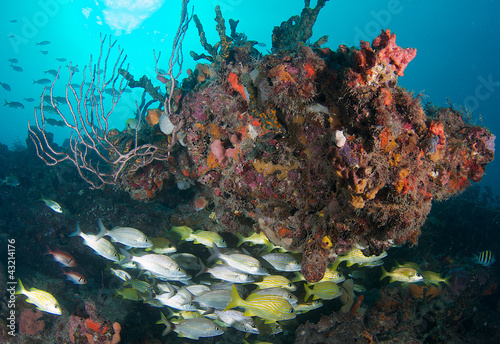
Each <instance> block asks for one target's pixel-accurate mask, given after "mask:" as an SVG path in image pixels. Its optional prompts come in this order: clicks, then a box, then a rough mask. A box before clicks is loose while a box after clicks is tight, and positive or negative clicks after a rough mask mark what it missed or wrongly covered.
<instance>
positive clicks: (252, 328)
mask: <svg viewBox="0 0 500 344" xmlns="http://www.w3.org/2000/svg"><path fill="white" fill-rule="evenodd" d="M214 314H215V315H216V316H217V318H219V319H220V320H221V321H222V322H223V323H224V324H226V325H227V326H230V327H232V328H234V329H236V330H238V331H241V332H245V333H250V334H260V331H259V328H258V327H257V325H256V324H255V321H254V320H253V318H252V317H249V316H246V315H244V314H243V312H240V311H235V310H233V309H229V310H227V311H219V310H216V311H214Z"/></svg>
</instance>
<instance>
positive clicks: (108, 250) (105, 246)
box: [69, 223, 120, 262]
mask: <svg viewBox="0 0 500 344" xmlns="http://www.w3.org/2000/svg"><path fill="white" fill-rule="evenodd" d="M69 236H70V237H74V236H79V237H81V238H82V239H83V244H84V245H86V246H88V247H90V248H91V249H93V250H94V251H95V252H96V253H97V254H98V255H100V256H102V257H104V258H106V259H109V260H112V261H114V262H117V261H119V260H120V257H119V255H118V252H116V249H115V248H114V246H113V245H111V243H110V242H109V241H107V240H106V239H104V238H99V236H98V235H93V234H85V233H82V231H81V230H80V225H79V224H78V223H76V231H75V232H74V233H72V234H70V235H69Z"/></svg>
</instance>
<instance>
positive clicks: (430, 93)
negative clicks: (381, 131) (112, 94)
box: [0, 0, 500, 194]
mask: <svg viewBox="0 0 500 344" xmlns="http://www.w3.org/2000/svg"><path fill="white" fill-rule="evenodd" d="M180 4H181V1H180V0H179V1H162V0H148V1H146V0H144V1H132V0H128V1H127V0H122V1H117V0H115V1H113V0H108V1H98V0H93V1H90V0H78V1H77V0H74V1H70V0H39V1H37V0H24V1H20V2H4V3H3V4H2V11H1V12H0V25H1V30H2V31H1V34H0V40H1V46H2V49H0V82H2V83H6V84H8V85H10V87H11V91H7V90H5V89H4V88H0V101H1V100H3V99H5V100H7V101H9V102H11V101H18V102H21V103H23V105H24V106H25V108H24V109H13V108H9V107H1V108H0V109H1V117H0V118H1V121H2V122H1V125H0V142H1V143H3V144H7V145H9V146H10V147H12V145H13V144H14V143H15V142H19V141H22V142H24V141H25V139H26V138H27V125H28V124H27V123H28V121H33V118H34V107H35V106H39V105H40V96H41V93H42V91H43V88H44V87H43V86H42V85H38V84H33V80H38V79H41V78H49V79H52V77H51V76H50V75H48V74H44V71H46V70H49V69H58V68H59V66H62V68H61V79H60V80H58V82H57V83H56V86H55V89H56V91H57V92H60V95H61V96H64V85H65V84H66V83H67V78H68V75H69V74H68V69H67V67H65V66H66V65H67V62H62V63H61V62H58V61H57V60H56V58H66V59H67V60H68V62H69V61H71V62H72V66H74V65H75V64H77V65H78V68H79V69H80V70H82V69H83V66H84V65H85V64H88V62H89V56H90V54H91V53H92V54H93V55H94V57H97V56H98V54H99V34H100V33H103V34H108V35H109V34H111V35H113V38H116V39H118V43H117V44H119V45H120V46H121V47H122V48H123V49H124V53H125V54H127V56H128V57H127V62H128V63H129V64H130V68H129V71H130V72H131V73H132V74H133V75H134V76H135V78H136V79H138V78H139V77H141V76H142V75H143V74H145V75H147V76H148V77H149V78H151V79H153V80H154V79H155V77H156V75H155V72H154V59H153V49H155V50H156V51H162V59H161V60H160V65H159V67H161V68H164V69H166V66H167V62H168V57H169V56H170V48H171V45H172V41H171V40H172V38H173V37H174V35H175V32H176V30H177V26H178V24H179V13H180V8H181V6H180ZM315 4H316V2H315V1H312V3H311V7H313V6H315ZM215 5H220V7H221V10H222V14H223V16H224V18H225V19H226V26H227V30H228V31H227V32H229V24H228V20H229V19H230V18H233V19H235V20H239V21H240V22H239V25H238V30H237V31H238V32H243V33H245V34H246V35H247V36H248V39H250V40H256V41H259V42H261V43H264V44H265V45H266V47H259V49H261V51H262V52H263V53H266V52H267V50H268V49H269V50H270V49H271V34H272V30H273V27H274V26H278V25H279V24H280V23H281V22H282V21H285V20H287V19H288V18H289V17H290V16H292V15H295V14H300V12H301V11H302V8H303V7H304V2H303V1H300V0H288V1H261V0H252V1H249V0H246V1H244V0H224V1H203V0H191V1H190V7H191V6H194V12H195V13H196V14H197V15H198V16H199V17H200V20H201V22H202V24H203V26H204V28H205V31H206V33H207V39H208V41H209V43H211V44H213V43H215V42H217V41H218V37H217V32H216V31H215V24H216V23H215V21H214V18H215V12H214V7H215ZM499 14H500V2H499V1H494V0H482V1H478V2H475V3H472V2H470V1H430V0H418V1H409V0H389V1H381V0H380V1H379V0H362V1H329V2H328V3H327V4H326V6H325V8H323V9H322V10H321V12H320V14H319V17H318V20H317V22H316V25H315V27H314V35H313V37H312V41H315V40H317V39H318V38H319V37H321V36H323V35H328V36H329V41H328V43H327V44H326V45H324V46H328V47H330V48H331V49H332V50H336V49H337V47H338V45H339V44H346V45H348V46H353V45H354V46H359V41H360V40H368V41H371V40H372V39H373V38H374V37H376V36H377V35H378V34H379V33H380V31H381V30H382V29H385V28H389V29H390V30H391V31H392V32H394V33H396V35H397V40H396V42H397V44H398V45H399V46H401V47H413V48H416V49H417V57H416V58H415V59H414V60H413V61H412V62H411V63H410V64H409V66H408V68H407V69H406V70H405V76H404V77H400V78H399V84H400V85H401V86H403V87H405V88H407V89H409V90H412V91H414V92H415V93H423V94H424V95H425V96H426V97H425V98H424V101H431V102H432V103H434V104H435V105H439V106H446V105H447V103H448V100H449V102H451V103H452V104H453V106H454V107H455V108H459V107H467V108H468V109H470V110H472V119H473V121H475V122H476V123H478V124H481V125H484V126H486V127H487V128H489V129H490V130H491V131H492V132H493V133H494V134H497V136H498V133H499V132H500V130H499V129H500V121H499V119H498V116H499V109H500V59H499V58H498V55H499V53H500V39H498V34H499V33H500V21H499V20H498V16H499ZM13 21H15V22H13ZM41 41H50V42H51V43H50V44H48V45H43V46H41V45H36V43H37V42H41ZM41 50H44V51H47V53H46V54H45V55H44V54H42V52H41ZM191 50H194V51H196V52H197V53H203V52H204V50H203V48H202V46H201V44H200V41H199V37H198V32H197V30H196V27H195V25H194V23H191V25H190V27H189V30H188V32H187V35H186V38H185V40H184V44H183V51H184V68H183V69H184V70H186V69H187V68H194V66H195V64H196V62H194V61H193V60H192V58H191V57H190V56H189V51H191ZM14 58H15V59H17V60H18V63H16V64H15V65H17V66H20V67H21V68H23V71H22V72H17V71H15V70H13V69H12V68H11V63H10V62H8V59H14ZM185 76H186V73H185V72H184V73H183V75H182V76H181V79H182V78H183V77H185ZM72 82H81V73H80V74H79V75H77V76H75V79H74V80H72ZM157 85H160V83H159V82H158V83H157ZM49 86H50V85H49ZM141 94H142V92H141V90H134V91H133V92H132V93H128V94H125V96H124V97H123V99H122V100H121V102H120V103H119V104H118V106H117V108H116V111H115V113H114V114H113V116H112V119H111V126H113V127H117V128H119V129H123V128H124V127H125V122H126V120H127V118H130V117H133V112H134V111H135V101H136V100H140V96H141ZM1 98H3V99H1ZM24 98H34V99H35V101H34V102H31V103H29V102H26V101H24V100H23V99H24ZM66 109H67V108H66ZM49 131H52V132H54V133H56V139H55V141H56V142H58V143H62V141H63V140H64V139H65V138H66V137H68V135H69V131H67V130H63V129H61V128H56V127H51V128H50V129H49ZM499 172H500V165H499V163H498V160H497V161H494V162H493V163H491V164H490V165H488V167H487V169H486V175H485V176H484V178H483V181H482V182H481V185H488V186H492V187H493V189H494V191H495V193H497V194H498V193H499V192H500V183H499V181H498V178H496V176H497V175H498V174H499Z"/></svg>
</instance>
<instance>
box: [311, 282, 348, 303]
mask: <svg viewBox="0 0 500 344" xmlns="http://www.w3.org/2000/svg"><path fill="white" fill-rule="evenodd" d="M304 289H305V290H306V296H305V297H304V302H306V301H307V299H308V298H309V296H311V295H313V300H317V299H322V300H332V299H335V298H336V297H339V296H340V295H342V291H341V290H340V287H339V286H338V285H337V284H336V283H333V282H321V283H316V284H315V285H314V286H313V288H312V289H310V288H309V287H308V286H307V285H306V284H304Z"/></svg>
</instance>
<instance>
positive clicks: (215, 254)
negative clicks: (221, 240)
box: [207, 243, 220, 262]
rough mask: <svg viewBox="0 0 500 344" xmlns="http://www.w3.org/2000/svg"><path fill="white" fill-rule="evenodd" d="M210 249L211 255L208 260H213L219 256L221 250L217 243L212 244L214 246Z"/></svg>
mask: <svg viewBox="0 0 500 344" xmlns="http://www.w3.org/2000/svg"><path fill="white" fill-rule="evenodd" d="M209 251H210V253H211V254H210V257H208V259H207V262H211V261H214V260H216V259H217V258H219V255H220V250H219V248H218V247H217V245H215V243H213V244H212V248H209Z"/></svg>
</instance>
